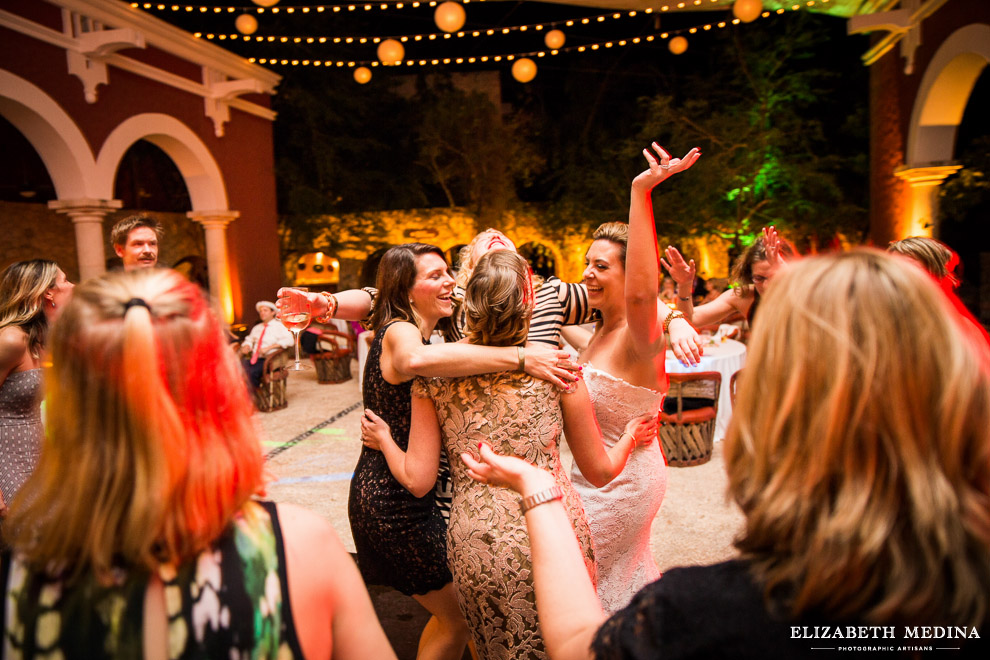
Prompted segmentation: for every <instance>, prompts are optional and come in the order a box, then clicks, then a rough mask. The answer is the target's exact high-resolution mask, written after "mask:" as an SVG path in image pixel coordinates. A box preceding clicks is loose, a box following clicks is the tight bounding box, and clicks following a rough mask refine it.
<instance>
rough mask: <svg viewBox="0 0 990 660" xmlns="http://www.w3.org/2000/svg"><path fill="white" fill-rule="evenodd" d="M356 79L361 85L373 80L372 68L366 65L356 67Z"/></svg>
mask: <svg viewBox="0 0 990 660" xmlns="http://www.w3.org/2000/svg"><path fill="white" fill-rule="evenodd" d="M354 80H356V81H357V82H358V84H359V85H363V84H365V83H366V82H368V81H369V80H371V69H369V68H368V67H366V66H359V67H358V68H356V69H354Z"/></svg>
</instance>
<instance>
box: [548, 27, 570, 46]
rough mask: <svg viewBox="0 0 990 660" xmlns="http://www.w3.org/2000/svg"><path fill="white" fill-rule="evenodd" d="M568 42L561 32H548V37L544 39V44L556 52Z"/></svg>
mask: <svg viewBox="0 0 990 660" xmlns="http://www.w3.org/2000/svg"><path fill="white" fill-rule="evenodd" d="M566 40H567V37H565V36H564V33H563V32H561V31H560V30H550V31H549V32H547V36H545V37H543V43H545V44H546V45H547V48H553V49H554V50H556V49H558V48H560V47H561V46H563V45H564V42H565V41H566Z"/></svg>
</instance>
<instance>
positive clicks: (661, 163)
mask: <svg viewBox="0 0 990 660" xmlns="http://www.w3.org/2000/svg"><path fill="white" fill-rule="evenodd" d="M652 147H653V149H654V151H656V152H657V155H656V156H654V155H653V153H652V152H651V151H650V150H649V149H643V155H644V156H646V160H647V162H648V163H649V164H650V169H648V170H646V171H644V172H642V173H640V174H639V176H637V177H636V178H635V179H633V182H632V185H633V188H635V189H637V190H653V188H654V187H656V185H657V184H659V183H660V182H661V181H663V180H664V179H666V178H667V177H669V176H671V175H673V174H677V173H678V172H683V171H684V170H686V169H688V168H690V167H691V166H692V165H694V164H695V163H696V162H697V161H698V159H699V158H701V150H700V149H698V148H697V147H695V148H694V149H692V150H691V151H689V152H687V153H686V154H685V155H684V158H671V157H670V154H669V153H667V152H666V151H665V150H664V148H663V147H661V146H660V145H659V144H657V143H656V142H654V143H653V144H652Z"/></svg>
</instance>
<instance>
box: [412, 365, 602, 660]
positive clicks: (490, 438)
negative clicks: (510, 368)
mask: <svg viewBox="0 0 990 660" xmlns="http://www.w3.org/2000/svg"><path fill="white" fill-rule="evenodd" d="M413 394H414V395H417V396H422V397H428V398H430V399H432V400H433V401H434V403H435V405H436V408H437V418H438V419H439V422H440V432H441V435H442V438H443V446H444V448H445V449H446V451H447V456H449V457H450V471H451V473H452V475H453V482H454V488H453V490H454V497H453V503H452V505H451V512H450V525H449V527H448V528H447V556H448V560H449V562H450V568H451V573H453V575H454V588H455V589H456V591H457V598H458V602H459V603H460V607H461V611H462V612H463V613H464V617H465V619H466V620H467V623H468V627H469V628H470V629H471V634H472V636H473V637H474V642H475V645H476V646H477V649H478V657H479V658H481V660H489V659H494V658H506V659H508V658H526V659H528V658H534V659H535V658H546V657H547V654H546V651H545V649H544V646H543V637H542V635H541V634H540V627H539V624H538V622H537V618H536V594H535V592H534V591H533V577H532V564H531V558H530V550H529V535H528V534H527V532H526V522H525V520H524V519H523V517H522V515H520V513H519V496H518V495H517V494H515V493H514V492H512V491H511V490H509V489H508V488H500V487H497V486H488V485H486V484H480V483H478V482H476V481H473V480H472V479H471V478H470V477H469V476H468V474H467V468H466V467H465V465H464V462H463V461H461V460H460V455H461V453H463V452H468V453H471V454H472V455H474V456H476V457H477V455H478V443H479V442H485V443H487V444H489V445H490V446H491V447H492V448H493V449H494V450H495V451H496V452H498V453H499V454H507V455H515V456H518V457H520V458H522V459H525V460H527V461H529V462H530V463H533V464H535V465H537V466H539V467H541V468H543V469H545V470H548V471H550V472H551V473H553V475H554V478H555V479H556V481H557V484H558V485H559V486H560V487H561V489H562V490H563V491H564V504H565V506H566V507H567V510H568V511H569V512H570V515H571V521H572V524H573V525H574V529H575V531H576V533H577V537H578V541H579V543H580V545H581V550H582V553H583V555H584V563H585V566H586V568H587V569H588V574H589V575H590V576H591V578H592V580H593V581H594V580H595V579H596V575H595V558H594V551H593V550H592V542H591V532H590V530H589V528H588V521H587V519H586V518H585V515H584V508H583V507H582V506H581V499H580V498H579V497H578V495H577V493H576V492H575V490H574V488H573V486H571V482H570V479H568V477H567V474H566V472H565V471H564V469H563V467H562V465H561V462H560V450H559V444H558V443H559V442H560V437H561V433H562V431H563V414H562V413H561V410H560V396H561V395H560V392H559V391H558V390H557V388H556V387H554V386H553V385H551V384H550V383H547V382H546V381H543V380H538V379H534V378H531V377H529V376H527V375H526V374H524V373H521V372H515V373H507V372H501V373H496V374H484V375H481V376H470V377H466V378H432V379H416V381H415V383H414V385H413Z"/></svg>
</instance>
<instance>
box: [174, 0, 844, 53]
mask: <svg viewBox="0 0 990 660" xmlns="http://www.w3.org/2000/svg"><path fill="white" fill-rule="evenodd" d="M476 1H477V0H476ZM710 1H711V2H718V0H710ZM697 2H701V0H697ZM818 2H821V3H822V4H827V3H828V2H829V0H812V1H810V2H805V5H807V6H808V7H813V6H815V5H816V4H818ZM431 4H436V3H435V2H433V3H431ZM681 4H684V3H681ZM799 6H800V5H799V4H796V5H793V6H792V9H793V7H799ZM655 11H660V10H654V9H652V8H647V9H644V10H642V11H641V12H640V11H635V10H632V11H628V12H608V13H605V14H598V15H596V16H585V17H583V18H571V19H563V20H558V21H545V22H542V23H529V24H527V25H512V26H505V27H494V28H482V29H477V30H458V31H457V32H432V33H423V34H405V35H387V36H377V37H367V36H361V37H358V36H346V37H330V36H320V37H316V36H288V35H248V34H237V33H230V34H214V33H212V32H207V33H203V32H194V33H193V36H195V37H198V38H201V39H208V40H210V41H246V42H256V43H263V42H267V43H283V44H287V43H293V44H327V43H333V44H341V43H344V44H353V43H358V44H366V43H369V42H370V43H373V44H377V43H381V42H382V41H384V40H385V39H395V40H397V41H401V42H402V43H408V42H409V41H413V42H416V41H423V40H426V41H436V40H438V39H464V38H478V37H497V36H503V35H511V34H512V33H515V32H526V31H528V30H534V31H536V32H540V31H542V30H553V29H559V28H562V27H574V26H575V25H591V24H594V23H604V22H606V21H608V20H621V19H624V18H635V17H636V16H639V15H640V14H641V13H642V14H653V13H655ZM783 11H784V10H783V9H778V10H776V12H777V13H782V12H783ZM766 13H767V12H764V15H766ZM732 23H733V24H737V23H739V19H738V18H736V19H733V20H732Z"/></svg>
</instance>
